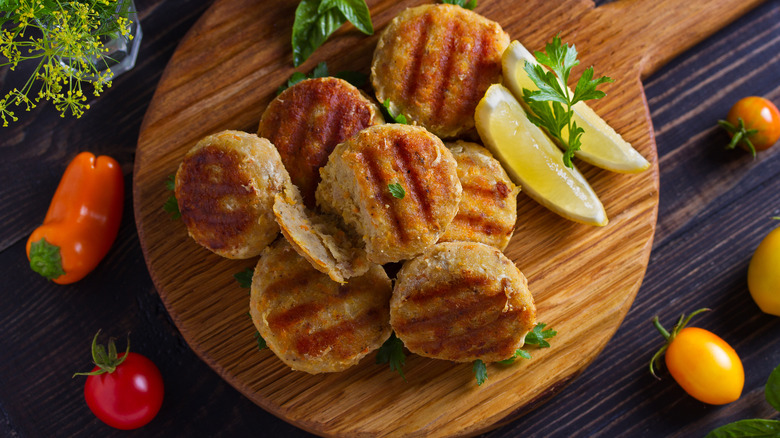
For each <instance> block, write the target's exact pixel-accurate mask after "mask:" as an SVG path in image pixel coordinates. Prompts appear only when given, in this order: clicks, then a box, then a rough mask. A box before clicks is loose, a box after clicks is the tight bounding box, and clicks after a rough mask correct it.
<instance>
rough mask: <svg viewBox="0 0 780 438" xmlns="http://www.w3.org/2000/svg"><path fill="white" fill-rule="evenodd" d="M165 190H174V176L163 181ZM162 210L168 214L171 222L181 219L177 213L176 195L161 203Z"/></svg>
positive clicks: (177, 202) (179, 213)
mask: <svg viewBox="0 0 780 438" xmlns="http://www.w3.org/2000/svg"><path fill="white" fill-rule="evenodd" d="M165 188H166V189H168V190H171V191H173V190H174V189H175V188H176V176H175V175H170V176H168V179H166V180H165ZM163 210H164V211H165V212H167V213H170V215H171V220H176V219H179V218H181V212H180V211H179V201H177V200H176V195H171V196H169V197H168V199H167V200H166V201H165V203H163Z"/></svg>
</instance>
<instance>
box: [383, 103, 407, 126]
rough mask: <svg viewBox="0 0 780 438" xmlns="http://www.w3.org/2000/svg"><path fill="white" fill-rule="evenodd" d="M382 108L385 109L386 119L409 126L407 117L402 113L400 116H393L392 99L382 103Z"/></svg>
mask: <svg viewBox="0 0 780 438" xmlns="http://www.w3.org/2000/svg"><path fill="white" fill-rule="evenodd" d="M382 107H383V108H384V113H385V115H386V116H387V117H386V118H388V119H390V120H392V121H394V122H395V123H400V124H402V125H408V124H409V120H407V119H406V116H405V115H403V114H402V113H400V112H399V113H398V114H396V115H393V113H392V111H390V99H385V101H384V102H382Z"/></svg>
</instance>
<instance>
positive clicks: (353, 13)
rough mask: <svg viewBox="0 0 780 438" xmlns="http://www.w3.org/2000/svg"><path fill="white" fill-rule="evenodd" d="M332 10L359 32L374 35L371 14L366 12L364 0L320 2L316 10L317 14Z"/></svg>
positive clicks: (324, 0) (366, 6) (328, 0)
mask: <svg viewBox="0 0 780 438" xmlns="http://www.w3.org/2000/svg"><path fill="white" fill-rule="evenodd" d="M332 8H337V9H338V10H339V11H341V13H342V14H344V16H345V17H346V18H347V20H349V22H350V23H352V24H353V25H354V26H355V27H356V28H357V29H358V30H359V31H361V32H363V33H364V34H366V35H373V34H374V25H373V24H372V23H371V12H370V11H369V10H368V5H366V2H365V0H322V3H320V7H319V9H318V12H319V13H323V12H324V11H326V10H328V9H332Z"/></svg>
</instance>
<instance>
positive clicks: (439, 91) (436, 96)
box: [432, 20, 461, 120]
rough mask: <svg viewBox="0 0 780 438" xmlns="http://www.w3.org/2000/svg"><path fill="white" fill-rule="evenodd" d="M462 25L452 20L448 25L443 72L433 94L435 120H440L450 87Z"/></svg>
mask: <svg viewBox="0 0 780 438" xmlns="http://www.w3.org/2000/svg"><path fill="white" fill-rule="evenodd" d="M460 32H461V26H460V21H457V20H456V21H454V22H450V23H449V26H448V27H447V40H446V42H445V43H444V44H442V52H441V54H442V56H440V59H441V58H444V59H443V60H441V62H440V64H439V71H440V72H441V76H440V82H439V84H438V86H437V87H434V93H433V96H432V103H433V117H434V120H440V116H441V111H442V109H443V107H444V101H445V100H446V98H447V93H445V91H447V89H448V88H449V87H450V82H451V81H452V68H453V67H454V65H455V60H454V58H456V55H457V52H456V50H455V49H456V44H457V38H460Z"/></svg>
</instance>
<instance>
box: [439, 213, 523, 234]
mask: <svg viewBox="0 0 780 438" xmlns="http://www.w3.org/2000/svg"><path fill="white" fill-rule="evenodd" d="M452 222H454V223H457V224H458V225H461V226H464V227H467V228H469V229H470V230H475V231H478V232H480V233H482V234H484V235H486V236H493V235H497V234H508V233H509V232H510V231H511V230H513V227H511V226H509V227H508V226H506V225H504V224H502V223H500V222H496V221H494V220H490V219H489V218H488V217H487V216H484V215H483V214H468V213H460V212H458V214H457V215H456V216H455V218H454V219H453V220H452Z"/></svg>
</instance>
